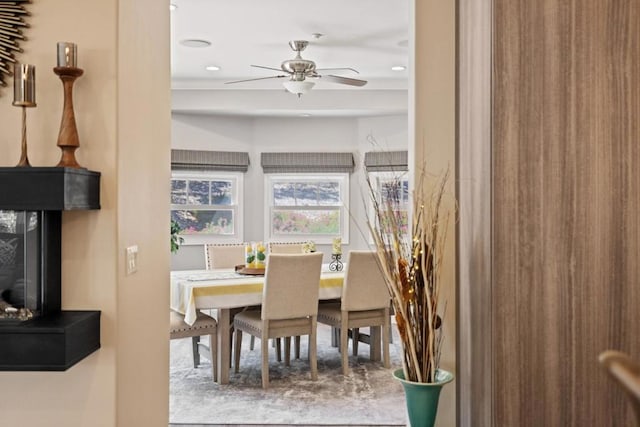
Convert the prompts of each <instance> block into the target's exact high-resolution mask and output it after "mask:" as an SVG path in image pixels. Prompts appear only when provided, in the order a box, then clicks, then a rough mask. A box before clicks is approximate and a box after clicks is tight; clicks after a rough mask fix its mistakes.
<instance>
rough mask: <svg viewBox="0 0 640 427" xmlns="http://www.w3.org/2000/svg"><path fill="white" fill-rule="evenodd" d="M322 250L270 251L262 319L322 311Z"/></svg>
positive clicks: (314, 313) (299, 315) (294, 317)
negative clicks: (320, 301) (320, 302)
mask: <svg viewBox="0 0 640 427" xmlns="http://www.w3.org/2000/svg"><path fill="white" fill-rule="evenodd" d="M321 269H322V253H321V252H316V253H312V254H269V258H268V260H267V270H266V272H265V279H264V288H263V291H262V319H263V320H267V319H268V320H277V319H296V318H300V317H306V316H316V315H317V314H318V294H319V292H320V271H321Z"/></svg>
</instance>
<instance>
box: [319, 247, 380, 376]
mask: <svg viewBox="0 0 640 427" xmlns="http://www.w3.org/2000/svg"><path fill="white" fill-rule="evenodd" d="M389 302H390V299H389V291H388V290H387V285H386V283H385V282H384V278H383V276H382V272H381V271H380V267H379V266H378V260H377V257H376V254H375V252H373V251H350V252H349V258H348V261H347V267H346V271H345V276H344V283H343V285H342V298H341V300H340V303H334V304H322V305H320V307H319V308H318V322H320V323H324V324H327V325H330V326H333V327H336V328H340V351H341V355H342V372H343V374H344V375H347V374H348V373H349V351H348V331H349V328H362V327H366V326H369V327H382V355H383V362H384V366H385V368H388V367H389V366H390V364H389V323H390V319H389ZM354 335H355V334H354ZM355 340H357V337H354V342H355ZM375 345H377V343H373V342H370V348H371V350H372V352H373V348H374V347H375Z"/></svg>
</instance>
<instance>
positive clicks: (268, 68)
mask: <svg viewBox="0 0 640 427" xmlns="http://www.w3.org/2000/svg"><path fill="white" fill-rule="evenodd" d="M251 66H252V67H256V68H264V69H265V70H273V71H280V72H282V71H283V70H282V68H273V67H265V66H264V65H253V64H252V65H251Z"/></svg>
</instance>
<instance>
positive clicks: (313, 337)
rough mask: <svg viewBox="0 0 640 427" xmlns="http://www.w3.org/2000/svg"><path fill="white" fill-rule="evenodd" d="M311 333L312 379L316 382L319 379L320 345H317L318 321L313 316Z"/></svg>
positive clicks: (310, 358)
mask: <svg viewBox="0 0 640 427" xmlns="http://www.w3.org/2000/svg"><path fill="white" fill-rule="evenodd" d="M310 320H311V333H310V334H309V365H310V366H311V379H312V380H313V381H316V380H317V379H318V345H317V344H318V343H317V337H316V334H317V328H318V319H317V318H316V316H311V319H310Z"/></svg>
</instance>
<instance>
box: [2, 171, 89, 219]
mask: <svg viewBox="0 0 640 427" xmlns="http://www.w3.org/2000/svg"><path fill="white" fill-rule="evenodd" d="M0 209H4V210H37V211H66V210H75V209H100V172H94V171H90V170H87V169H76V168H57V167H26V168H20V167H15V168H7V167H0Z"/></svg>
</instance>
